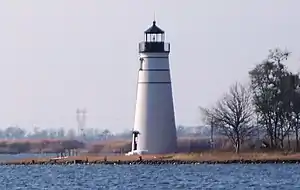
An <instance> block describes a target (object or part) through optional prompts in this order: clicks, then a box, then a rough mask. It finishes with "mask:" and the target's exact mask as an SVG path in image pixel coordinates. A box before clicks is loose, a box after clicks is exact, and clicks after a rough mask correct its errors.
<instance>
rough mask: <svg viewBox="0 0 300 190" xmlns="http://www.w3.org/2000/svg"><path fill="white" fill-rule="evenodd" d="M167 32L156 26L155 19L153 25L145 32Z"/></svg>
mask: <svg viewBox="0 0 300 190" xmlns="http://www.w3.org/2000/svg"><path fill="white" fill-rule="evenodd" d="M164 33H165V32H164V31H163V30H162V29H160V28H159V27H157V26H156V22H155V21H153V25H152V26H151V27H150V28H148V29H147V30H146V31H145V34H164Z"/></svg>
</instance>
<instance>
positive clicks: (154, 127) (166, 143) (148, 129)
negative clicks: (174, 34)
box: [134, 53, 177, 154]
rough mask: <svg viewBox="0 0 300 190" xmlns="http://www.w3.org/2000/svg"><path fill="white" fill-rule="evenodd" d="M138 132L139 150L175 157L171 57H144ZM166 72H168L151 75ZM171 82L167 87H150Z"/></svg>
mask: <svg viewBox="0 0 300 190" xmlns="http://www.w3.org/2000/svg"><path fill="white" fill-rule="evenodd" d="M140 57H141V58H143V60H144V61H143V69H144V70H142V71H139V77H138V85H137V100H136V110H135V121H134V130H136V131H139V132H140V134H139V136H138V142H137V150H138V151H142V150H147V151H148V153H153V154H157V153H172V152H175V151H176V149H177V137H176V127H175V117H174V106H173V96H172V85H171V83H168V82H170V81H171V77H170V71H169V70H168V71H165V69H169V59H168V53H141V54H140ZM147 69H164V71H147ZM147 82H167V83H147Z"/></svg>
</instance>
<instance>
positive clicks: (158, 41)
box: [139, 21, 170, 53]
mask: <svg viewBox="0 0 300 190" xmlns="http://www.w3.org/2000/svg"><path fill="white" fill-rule="evenodd" d="M144 33H145V41H143V42H141V43H140V44H139V52H140V53H164V52H166V53H168V52H170V43H166V42H164V41H165V32H164V31H163V30H162V29H160V28H159V27H158V26H156V22H155V21H153V24H152V26H151V27H150V28H149V29H147V30H146V31H145V32H144Z"/></svg>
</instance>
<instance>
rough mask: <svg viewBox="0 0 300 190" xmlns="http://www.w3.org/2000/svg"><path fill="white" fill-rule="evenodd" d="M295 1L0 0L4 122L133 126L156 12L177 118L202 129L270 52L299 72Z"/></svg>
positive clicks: (114, 128) (299, 3) (297, 3)
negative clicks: (205, 114) (82, 115)
mask: <svg viewBox="0 0 300 190" xmlns="http://www.w3.org/2000/svg"><path fill="white" fill-rule="evenodd" d="M299 7H300V1H298V0H285V1H282V0H264V1H261V0H244V1H241V0H227V1H222V0H219V1H217V0H203V1H200V0H189V1H179V0H178V1H174V0H163V1H158V0H155V1H153V0H152V1H141V0H97V1H96V0H81V1H79V0H63V1H62V0H48V1H41V0H35V1H33V0H32V1H30V0H27V1H22V0H1V1H0V25H1V28H0V88H1V93H0V127H7V126H8V125H19V126H21V127H24V128H32V126H33V125H37V126H39V127H45V128H46V127H60V126H63V127H66V128H71V127H76V117H75V110H76V108H78V107H79V108H83V107H85V108H86V109H87V111H88V115H87V126H88V127H96V128H99V129H101V128H108V129H110V130H112V131H122V130H124V129H126V128H128V129H130V128H132V127H133V119H134V107H135V98H136V80H137V70H138V66H139V61H138V49H137V47H138V43H139V42H140V41H141V40H143V31H144V30H145V29H147V28H148V27H149V26H150V25H151V23H152V20H153V17H154V16H153V15H154V12H155V14H156V20H157V24H158V25H159V26H160V27H161V28H162V29H164V30H165V31H166V38H167V40H168V41H169V42H171V55H170V63H171V69H172V73H171V74H172V79H173V92H174V102H175V111H176V121H177V124H183V125H197V124H199V122H200V117H199V112H198V106H199V105H201V106H208V105H210V104H212V103H213V102H214V101H216V100H217V99H218V98H219V97H220V96H221V95H222V94H223V93H224V92H225V91H226V90H227V89H228V87H229V86H230V85H231V84H232V83H234V82H235V81H237V80H238V81H242V82H246V81H247V77H248V76H247V72H248V70H249V69H251V68H252V67H253V66H254V64H256V63H258V62H260V61H261V60H263V59H264V58H265V57H266V55H267V54H268V50H269V49H271V48H275V47H280V48H288V49H289V50H290V51H292V52H293V55H292V57H291V59H290V61H289V67H290V68H291V69H292V70H293V71H298V70H299V68H300V65H299V61H300V44H299V35H300V23H299V18H300V11H299Z"/></svg>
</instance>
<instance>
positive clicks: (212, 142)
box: [210, 119, 214, 149]
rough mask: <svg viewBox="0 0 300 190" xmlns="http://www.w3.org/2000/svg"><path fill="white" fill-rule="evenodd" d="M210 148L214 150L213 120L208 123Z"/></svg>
mask: <svg viewBox="0 0 300 190" xmlns="http://www.w3.org/2000/svg"><path fill="white" fill-rule="evenodd" d="M210 148H211V149H214V120H213V119H211V121H210Z"/></svg>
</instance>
